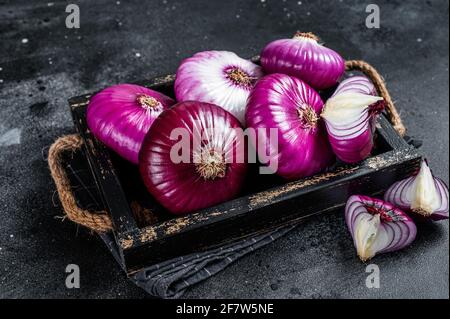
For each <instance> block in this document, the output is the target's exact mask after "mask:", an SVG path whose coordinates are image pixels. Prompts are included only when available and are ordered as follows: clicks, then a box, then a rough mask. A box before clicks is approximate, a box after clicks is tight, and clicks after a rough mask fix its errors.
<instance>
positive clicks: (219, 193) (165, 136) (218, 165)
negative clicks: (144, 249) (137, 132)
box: [139, 101, 247, 214]
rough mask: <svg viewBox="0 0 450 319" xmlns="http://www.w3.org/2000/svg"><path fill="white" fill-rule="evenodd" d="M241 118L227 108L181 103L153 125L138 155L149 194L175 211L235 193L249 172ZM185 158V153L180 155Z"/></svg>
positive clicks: (206, 204) (195, 207)
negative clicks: (237, 117) (226, 109)
mask: <svg viewBox="0 0 450 319" xmlns="http://www.w3.org/2000/svg"><path fill="white" fill-rule="evenodd" d="M246 151H247V150H246V143H245V139H244V135H243V134H242V128H241V126H240V123H239V121H238V120H237V119H236V118H235V117H234V116H233V115H231V114H230V113H228V112H227V111H225V110H223V109H222V108H220V107H218V106H216V105H213V104H209V103H202V102H194V101H187V102H181V103H178V104H177V105H175V106H174V107H172V108H170V109H168V110H166V111H164V112H163V113H162V114H161V115H160V116H159V117H158V118H157V119H156V120H155V122H154V123H153V125H152V127H151V128H150V131H149V132H148V134H147V136H146V138H145V140H144V143H143V146H142V150H141V152H140V155H139V159H140V161H139V169H140V172H141V176H142V178H143V180H144V183H145V185H146V187H147V189H148V190H149V192H150V193H151V194H152V195H153V196H154V197H155V199H156V200H157V201H159V202H160V203H161V204H162V205H163V206H164V207H165V208H167V209H168V210H169V211H170V212H172V213H174V214H184V213H189V212H193V211H196V210H199V209H202V208H206V207H209V206H212V205H215V204H218V203H221V202H223V201H227V200H230V199H232V198H233V197H235V196H236V195H237V194H238V193H239V191H240V189H241V186H242V184H243V182H244V178H245V175H246V174H245V173H246V170H247V164H246ZM180 156H181V157H180Z"/></svg>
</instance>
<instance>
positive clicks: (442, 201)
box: [384, 161, 448, 220]
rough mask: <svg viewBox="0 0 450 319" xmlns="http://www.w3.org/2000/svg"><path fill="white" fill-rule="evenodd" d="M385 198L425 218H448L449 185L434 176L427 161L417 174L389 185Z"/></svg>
mask: <svg viewBox="0 0 450 319" xmlns="http://www.w3.org/2000/svg"><path fill="white" fill-rule="evenodd" d="M384 200H385V201H388V202H390V203H392V204H394V205H396V206H398V207H400V208H401V209H404V210H406V211H410V212H413V213H416V214H418V215H420V216H422V217H425V218H429V219H432V220H441V219H448V187H447V185H446V184H445V183H444V181H442V180H441V179H439V178H436V177H434V176H433V174H432V173H431V170H430V168H429V167H428V165H427V162H426V161H423V162H422V165H421V166H420V170H419V172H418V173H417V174H416V175H414V176H411V177H408V178H406V179H403V180H401V181H399V182H396V183H394V184H393V185H392V186H391V187H389V189H388V190H387V191H386V193H385V194H384Z"/></svg>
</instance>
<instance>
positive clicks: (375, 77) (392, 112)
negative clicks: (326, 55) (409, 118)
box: [345, 60, 406, 137]
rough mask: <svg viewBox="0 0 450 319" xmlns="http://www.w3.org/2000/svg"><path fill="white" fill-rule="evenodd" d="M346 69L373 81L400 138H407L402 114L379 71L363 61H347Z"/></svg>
mask: <svg viewBox="0 0 450 319" xmlns="http://www.w3.org/2000/svg"><path fill="white" fill-rule="evenodd" d="M345 67H346V70H347V71H361V72H363V73H364V74H365V75H367V76H368V77H369V78H370V79H371V80H372V82H373V84H374V85H375V87H376V89H377V91H378V94H380V95H381V97H383V99H384V101H385V103H386V113H387V115H388V117H389V120H390V121H391V123H392V126H393V127H394V129H395V130H396V131H397V132H398V134H400V136H402V137H403V136H405V133H406V128H405V126H404V125H403V123H402V119H401V118H400V114H399V113H398V111H397V109H396V108H395V105H394V102H393V101H392V98H391V95H390V94H389V92H388V90H387V88H386V83H385V82H384V79H383V77H382V76H381V75H380V74H379V73H378V71H377V70H375V68H374V67H373V66H371V65H370V64H369V63H367V62H365V61H361V60H350V61H346V62H345Z"/></svg>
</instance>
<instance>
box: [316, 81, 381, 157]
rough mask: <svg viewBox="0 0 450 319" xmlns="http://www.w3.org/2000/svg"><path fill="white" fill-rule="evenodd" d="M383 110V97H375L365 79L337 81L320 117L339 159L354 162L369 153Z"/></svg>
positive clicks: (372, 87) (373, 90)
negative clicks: (334, 89) (379, 116)
mask: <svg viewBox="0 0 450 319" xmlns="http://www.w3.org/2000/svg"><path fill="white" fill-rule="evenodd" d="M383 109H384V101H383V98H382V97H378V96H376V90H375V87H374V85H373V84H372V82H371V81H370V80H369V79H368V78H366V77H364V76H354V77H350V78H348V79H346V80H344V81H342V83H340V84H339V86H338V87H337V89H336V91H335V92H334V94H333V96H332V97H331V98H329V99H328V101H327V102H326V103H325V107H324V109H323V111H322V114H321V116H322V118H323V119H324V120H325V124H326V128H327V131H328V139H329V140H330V144H331V147H332V148H333V151H334V153H335V154H336V156H337V157H338V158H339V159H340V160H341V161H343V162H346V163H356V162H359V161H362V160H363V159H365V158H367V157H368V156H369V155H370V152H371V151H372V148H373V135H374V132H375V122H376V119H377V118H378V115H379V114H380V112H381V111H382V110H383Z"/></svg>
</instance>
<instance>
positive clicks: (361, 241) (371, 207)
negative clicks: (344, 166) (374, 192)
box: [345, 195, 417, 261]
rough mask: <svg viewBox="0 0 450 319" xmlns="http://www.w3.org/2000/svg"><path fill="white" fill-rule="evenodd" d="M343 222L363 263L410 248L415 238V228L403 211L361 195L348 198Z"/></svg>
mask: <svg viewBox="0 0 450 319" xmlns="http://www.w3.org/2000/svg"><path fill="white" fill-rule="evenodd" d="M345 221H346V224H347V227H348V229H349V231H350V234H351V235H352V238H353V242H354V245H355V248H356V250H357V253H358V256H359V257H360V259H361V260H362V261H367V260H369V259H371V258H373V257H374V256H375V255H377V254H381V253H388V252H393V251H397V250H400V249H402V248H404V247H406V246H409V245H410V244H411V243H412V242H413V241H414V239H415V238H416V235H417V227H416V225H415V224H414V222H413V220H412V219H411V218H410V217H409V216H408V215H407V214H405V213H404V212H403V211H402V210H400V209H399V208H396V207H394V206H393V205H392V204H390V203H387V202H385V201H382V200H380V199H376V198H371V197H368V196H363V195H353V196H351V197H350V198H349V199H348V201H347V204H346V207H345Z"/></svg>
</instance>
